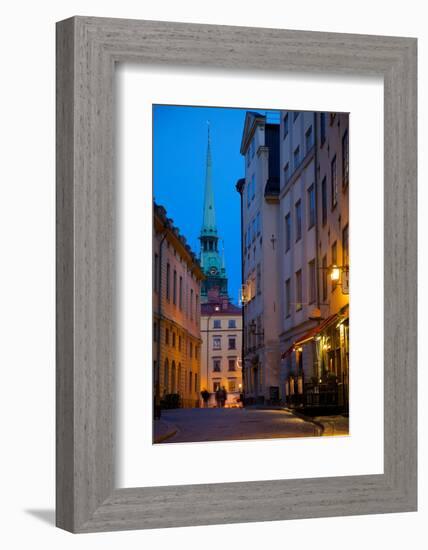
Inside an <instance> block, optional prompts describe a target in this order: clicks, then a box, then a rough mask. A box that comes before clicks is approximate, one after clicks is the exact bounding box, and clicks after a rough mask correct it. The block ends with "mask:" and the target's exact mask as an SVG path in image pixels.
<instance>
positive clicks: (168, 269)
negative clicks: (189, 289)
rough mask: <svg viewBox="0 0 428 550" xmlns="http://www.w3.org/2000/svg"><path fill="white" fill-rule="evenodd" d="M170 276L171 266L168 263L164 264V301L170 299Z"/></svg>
mask: <svg viewBox="0 0 428 550" xmlns="http://www.w3.org/2000/svg"><path fill="white" fill-rule="evenodd" d="M170 275H171V266H170V265H169V263H167V264H166V299H167V300H169V299H170V284H171V282H170Z"/></svg>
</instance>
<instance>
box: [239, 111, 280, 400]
mask: <svg viewBox="0 0 428 550" xmlns="http://www.w3.org/2000/svg"><path fill="white" fill-rule="evenodd" d="M241 154H242V155H244V157H245V178H244V179H242V180H239V181H238V183H237V190H238V192H239V193H240V195H241V213H242V220H241V224H242V278H243V280H242V283H243V286H242V302H243V304H244V306H243V320H244V327H243V341H244V344H243V380H244V383H243V386H244V396H245V402H246V403H247V404H251V403H264V402H277V401H278V399H279V366H280V348H279V337H278V335H279V332H280V322H281V319H280V311H281V304H280V300H281V293H280V289H279V284H280V276H279V256H278V246H279V215H278V212H279V190H280V189H279V186H280V178H279V121H278V120H273V121H271V120H268V119H267V118H266V116H265V115H263V114H260V113H257V112H248V113H247V114H246V118H245V126H244V131H243V136H242V141H241Z"/></svg>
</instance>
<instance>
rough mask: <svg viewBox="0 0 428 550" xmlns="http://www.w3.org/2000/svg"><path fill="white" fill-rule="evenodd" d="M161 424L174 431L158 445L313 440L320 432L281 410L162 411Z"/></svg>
mask: <svg viewBox="0 0 428 550" xmlns="http://www.w3.org/2000/svg"><path fill="white" fill-rule="evenodd" d="M162 421H163V422H166V423H168V425H169V426H175V428H176V429H177V431H176V433H175V434H173V435H172V436H171V437H168V438H167V439H163V440H162V441H160V443H185V442H190V441H193V442H197V441H226V440H237V439H271V438H279V437H308V436H312V437H313V436H319V435H321V431H322V430H321V429H320V427H319V426H317V425H315V424H314V423H312V422H308V421H306V420H303V419H301V418H297V417H296V416H294V415H293V414H292V413H290V412H288V411H284V410H267V409H173V410H164V411H162Z"/></svg>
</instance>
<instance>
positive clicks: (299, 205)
mask: <svg viewBox="0 0 428 550" xmlns="http://www.w3.org/2000/svg"><path fill="white" fill-rule="evenodd" d="M295 208H296V242H297V241H298V240H300V239H301V238H302V201H300V200H299V201H297V202H296V207H295Z"/></svg>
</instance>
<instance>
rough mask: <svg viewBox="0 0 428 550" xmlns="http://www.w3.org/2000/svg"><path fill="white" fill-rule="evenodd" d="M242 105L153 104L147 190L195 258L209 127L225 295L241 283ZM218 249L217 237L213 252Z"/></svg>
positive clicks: (235, 298) (235, 291) (234, 297)
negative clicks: (237, 186)
mask: <svg viewBox="0 0 428 550" xmlns="http://www.w3.org/2000/svg"><path fill="white" fill-rule="evenodd" d="M246 111H247V109H223V108H216V107H208V108H207V107H181V106H170V105H154V106H153V194H154V199H155V201H156V202H157V203H158V204H160V205H162V206H164V207H165V208H166V211H167V213H168V217H170V218H172V219H173V220H174V224H175V225H176V226H177V227H178V228H179V230H180V232H181V233H182V234H183V235H184V236H185V237H186V239H187V241H188V243H189V245H190V246H191V248H192V249H193V251H194V252H195V253H196V254H197V255H198V257H199V251H200V244H199V240H198V237H199V234H200V230H201V225H202V215H203V201H204V185H205V165H206V152H207V121H208V120H209V121H210V129H211V154H212V182H213V189H214V201H215V209H216V222H217V230H218V234H219V237H220V239H223V241H224V250H225V259H226V273H227V276H228V279H229V296H230V298H231V300H232V301H233V302H234V303H237V301H238V294H239V288H240V286H241V248H240V247H241V240H240V239H241V236H240V233H241V227H240V216H241V212H240V196H239V194H238V192H237V191H236V189H235V184H236V182H237V180H238V179H239V178H242V177H244V175H245V167H244V158H243V157H242V156H241V154H240V152H239V149H240V145H241V138H242V132H243V128H244V120H245V113H246ZM221 248H222V242H221V241H220V244H219V250H221Z"/></svg>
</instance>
